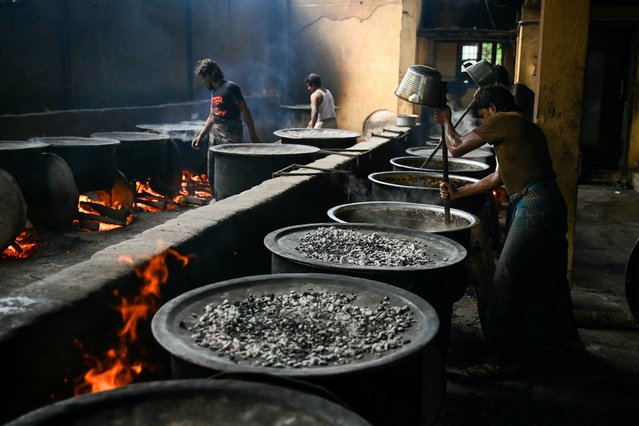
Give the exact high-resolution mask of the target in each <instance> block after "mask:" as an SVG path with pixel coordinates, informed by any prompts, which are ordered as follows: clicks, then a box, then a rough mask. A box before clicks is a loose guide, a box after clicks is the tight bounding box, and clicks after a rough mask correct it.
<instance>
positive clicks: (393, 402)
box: [152, 274, 438, 425]
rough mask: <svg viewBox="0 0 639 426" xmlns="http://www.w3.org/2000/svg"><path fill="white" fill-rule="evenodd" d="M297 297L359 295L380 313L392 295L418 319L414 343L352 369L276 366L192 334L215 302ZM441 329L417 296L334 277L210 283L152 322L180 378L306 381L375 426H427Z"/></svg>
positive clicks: (409, 335) (411, 334)
mask: <svg viewBox="0 0 639 426" xmlns="http://www.w3.org/2000/svg"><path fill="white" fill-rule="evenodd" d="M291 291H295V292H298V293H303V292H314V291H320V292H321V291H326V292H336V293H345V294H354V295H355V296H356V299H355V300H354V301H353V302H352V303H353V304H356V305H359V306H363V307H372V306H374V305H377V304H378V303H379V302H380V301H381V299H383V298H385V297H388V298H389V299H390V303H391V304H392V305H393V306H408V307H409V309H410V310H411V311H412V312H413V314H414V318H415V323H414V324H413V326H411V327H410V328H408V329H407V330H406V331H405V335H406V338H407V339H409V340H410V342H409V343H407V344H405V345H403V346H401V347H399V348H396V349H390V350H389V351H388V352H386V353H384V354H382V356H381V357H379V356H376V355H373V354H365V355H364V356H363V358H361V359H355V360H353V361H352V362H351V363H349V364H342V365H327V366H309V367H301V368H293V367H283V368H275V367H262V366H255V365H253V364H251V363H250V362H249V361H238V363H236V362H233V361H231V360H229V359H228V357H224V356H223V355H220V354H217V353H216V352H214V351H212V350H211V349H209V348H204V347H201V346H199V345H197V344H196V343H195V342H194V340H193V339H192V337H191V332H190V331H189V330H188V328H189V327H190V326H191V325H193V324H194V323H195V322H196V319H197V318H194V316H199V314H201V313H203V312H204V308H205V306H207V305H209V304H215V305H219V304H222V303H223V302H224V301H225V300H227V301H228V302H229V303H232V304H233V303H235V302H240V301H244V300H245V299H246V298H247V297H248V296H249V295H255V296H257V297H260V296H262V295H275V296H280V295H288V294H290V292H291ZM437 326H438V321H437V315H436V314H435V311H434V310H433V308H432V307H431V306H430V305H429V304H428V303H426V302H425V301H424V300H422V299H420V298H419V297H417V296H415V295H414V294H411V293H409V292H406V291H404V290H402V289H399V288H396V287H393V286H389V285H386V284H383V283H379V282H375V281H371V280H365V279H361V278H354V277H346V276H339V275H330V274H273V275H257V276H250V277H243V278H236V279H232V280H228V281H223V282H218V283H215V284H210V285H207V286H204V287H200V288H197V289H195V290H191V291H189V292H187V293H184V294H182V295H181V296H178V297H177V298H175V299H173V300H171V301H169V302H168V303H166V304H165V305H164V306H162V307H161V308H160V309H159V310H158V312H157V313H156V314H155V316H154V318H153V321H152V331H153V335H154V336H155V338H156V339H157V340H158V342H159V343H160V344H161V345H162V346H163V347H164V348H165V349H166V350H167V351H168V352H169V353H170V354H171V360H172V372H173V376H174V378H185V377H208V376H210V375H211V374H214V373H220V372H222V373H258V374H270V375H275V376H278V377H285V378H289V379H296V380H302V381H304V382H307V383H311V384H313V385H318V386H320V387H322V388H324V389H326V390H328V391H329V392H330V393H333V394H334V395H336V396H337V398H339V399H340V400H342V401H343V402H345V403H346V404H347V405H348V406H350V407H351V408H352V409H353V411H355V412H356V413H358V414H360V415H362V416H363V417H364V418H367V419H368V420H369V421H371V422H372V423H373V424H375V425H398V424H419V412H420V406H421V402H422V401H421V399H420V396H421V393H420V390H421V380H422V374H421V371H422V361H423V355H424V351H425V348H426V346H427V344H428V342H429V341H430V340H431V339H432V338H433V336H434V335H435V333H436V332H437ZM317 350H319V351H321V348H320V349H317ZM329 424H330V423H329Z"/></svg>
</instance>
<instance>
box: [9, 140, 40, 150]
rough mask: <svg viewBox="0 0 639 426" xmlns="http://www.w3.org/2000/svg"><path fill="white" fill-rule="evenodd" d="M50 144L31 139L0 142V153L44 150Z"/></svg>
mask: <svg viewBox="0 0 639 426" xmlns="http://www.w3.org/2000/svg"><path fill="white" fill-rule="evenodd" d="M47 146H48V144H46V143H43V142H37V141H34V140H31V139H29V140H28V141H10V140H7V141H0V151H18V150H22V149H42V148H46V147H47Z"/></svg>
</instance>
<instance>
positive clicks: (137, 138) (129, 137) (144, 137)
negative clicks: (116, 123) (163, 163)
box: [91, 132, 171, 142]
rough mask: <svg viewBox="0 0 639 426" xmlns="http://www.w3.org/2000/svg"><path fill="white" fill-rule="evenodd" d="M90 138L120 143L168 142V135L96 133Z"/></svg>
mask: <svg viewBox="0 0 639 426" xmlns="http://www.w3.org/2000/svg"><path fill="white" fill-rule="evenodd" d="M91 137H92V138H106V139H115V140H117V141H120V142H145V141H149V142H157V141H160V140H163V141H164V140H166V141H168V140H170V139H171V138H170V137H169V135H165V134H162V133H149V132H97V133H91Z"/></svg>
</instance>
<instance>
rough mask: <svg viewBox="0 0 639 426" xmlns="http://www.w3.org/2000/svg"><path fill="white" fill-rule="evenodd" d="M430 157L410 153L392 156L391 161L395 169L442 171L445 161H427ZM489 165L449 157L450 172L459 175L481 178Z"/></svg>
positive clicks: (436, 159) (486, 173)
mask: <svg viewBox="0 0 639 426" xmlns="http://www.w3.org/2000/svg"><path fill="white" fill-rule="evenodd" d="M426 160H428V157H417V156H415V155H410V156H407V157H395V158H391V160H390V163H391V164H392V165H393V170H395V171H416V172H438V173H440V172H442V171H443V169H444V162H443V161H442V159H441V158H435V157H433V158H431V159H430V161H428V163H425V162H426ZM488 169H489V166H488V164H486V163H482V162H479V161H473V160H467V159H465V158H449V159H448V172H449V173H453V174H456V175H458V176H466V177H471V178H475V179H481V178H483V177H485V176H487V175H488Z"/></svg>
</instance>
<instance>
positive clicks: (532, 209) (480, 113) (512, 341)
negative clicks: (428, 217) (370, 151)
mask: <svg viewBox="0 0 639 426" xmlns="http://www.w3.org/2000/svg"><path fill="white" fill-rule="evenodd" d="M516 110H517V107H516V104H515V100H514V98H513V96H512V94H511V93H510V91H508V89H506V88H505V87H503V86H500V85H494V86H486V87H482V88H480V89H479V90H478V91H477V93H476V94H475V99H474V106H473V113H474V115H475V116H476V117H477V118H480V119H481V120H482V124H481V125H480V126H479V127H477V128H476V129H474V130H473V131H471V132H470V133H468V134H466V135H463V136H462V135H459V134H458V133H457V132H456V131H455V128H454V127H453V125H452V124H451V111H450V109H449V108H448V107H440V108H438V109H437V112H436V113H435V119H436V120H437V122H438V123H440V124H442V125H443V126H444V140H445V142H446V146H447V147H448V150H449V151H450V152H451V153H452V155H453V156H455V157H459V156H462V155H464V154H466V153H467V152H469V151H472V150H473V149H476V148H479V147H480V146H482V145H484V144H486V143H488V144H491V145H492V146H493V147H494V149H495V155H496V156H497V168H496V170H495V171H494V172H493V173H492V174H490V175H488V176H486V177H485V178H483V179H481V180H480V181H478V182H476V183H473V184H469V185H465V186H463V187H461V188H454V187H453V186H452V185H450V184H449V183H442V184H441V186H440V192H441V196H442V197H443V198H449V199H451V200H452V199H456V198H460V197H465V196H469V195H474V194H478V193H482V192H486V191H490V190H492V189H495V188H498V187H500V186H502V185H503V186H504V187H505V188H506V191H507V192H508V195H509V212H508V220H507V224H506V240H505V242H504V245H503V248H502V251H501V254H500V256H499V261H498V262H497V265H496V268H495V274H494V276H493V281H492V283H491V285H490V288H489V289H488V294H487V295H486V294H483V295H480V296H479V297H480V298H483V300H484V301H485V302H486V311H485V316H484V317H485V320H484V322H483V324H482V326H483V332H484V336H485V338H486V343H487V348H488V354H487V359H486V361H485V362H482V363H480V364H477V365H475V366H473V367H468V368H466V369H465V370H464V372H465V373H466V374H467V375H470V376H481V377H493V376H498V375H500V374H503V373H509V372H515V371H517V370H518V369H520V368H522V367H523V366H524V365H525V364H527V363H528V362H531V361H533V360H534V359H535V357H536V356H537V355H540V354H541V353H542V352H543V351H544V350H546V349H552V350H557V349H561V350H573V349H576V350H581V349H583V345H582V343H581V340H580V339H579V334H578V332H577V328H576V323H575V320H574V316H573V311H572V301H571V299H570V289H569V286H568V280H567V266H568V260H567V252H568V250H567V248H568V245H567V241H566V231H567V215H566V204H565V202H564V199H563V196H562V194H561V192H560V191H559V188H558V187H557V183H556V181H555V177H556V174H555V171H554V170H553V166H552V160H551V158H550V153H549V151H548V144H547V142H546V137H545V136H544V133H543V131H542V130H541V128H540V127H539V126H537V125H536V124H534V123H532V122H531V121H529V120H527V119H526V118H525V117H523V116H522V115H521V114H520V113H518V112H515V111H516ZM481 309H482V308H481V306H480V310H481ZM482 314H483V313H482V312H480V316H482Z"/></svg>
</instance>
